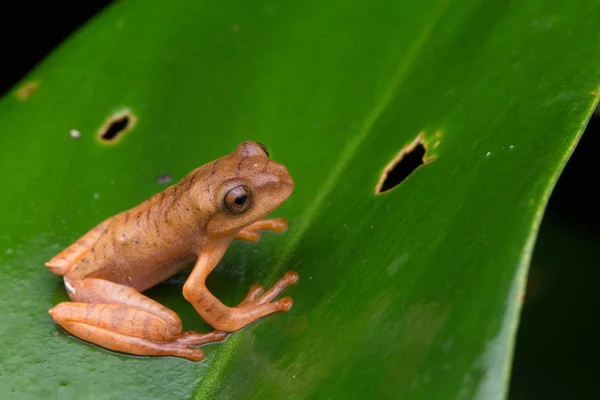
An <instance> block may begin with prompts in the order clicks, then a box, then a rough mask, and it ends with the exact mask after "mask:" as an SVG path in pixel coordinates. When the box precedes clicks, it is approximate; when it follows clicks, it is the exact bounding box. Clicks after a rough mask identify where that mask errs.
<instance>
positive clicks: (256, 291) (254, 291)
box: [241, 284, 265, 304]
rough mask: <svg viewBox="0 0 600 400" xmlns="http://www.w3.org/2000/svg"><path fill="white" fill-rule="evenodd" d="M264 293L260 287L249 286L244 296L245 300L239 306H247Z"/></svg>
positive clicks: (263, 289)
mask: <svg viewBox="0 0 600 400" xmlns="http://www.w3.org/2000/svg"><path fill="white" fill-rule="evenodd" d="M264 291H265V288H264V287H262V286H261V285H256V284H254V285H252V286H250V289H249V290H248V294H247V295H246V298H245V299H244V300H243V301H242V302H241V304H248V303H252V302H254V301H256V299H257V298H258V297H260V295H261V294H263V292H264Z"/></svg>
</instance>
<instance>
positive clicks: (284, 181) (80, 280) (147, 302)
mask: <svg viewBox="0 0 600 400" xmlns="http://www.w3.org/2000/svg"><path fill="white" fill-rule="evenodd" d="M293 190H294V181H293V179H292V177H291V175H290V174H289V172H288V170H287V168H286V167H285V166H284V165H283V164H280V163H278V162H275V161H273V160H272V159H271V158H270V155H269V151H268V150H267V148H266V146H264V145H263V144H261V143H259V142H256V141H252V140H246V141H244V142H242V143H241V144H239V145H238V146H237V147H236V148H235V151H233V152H232V153H230V154H228V155H225V156H222V157H220V158H217V159H215V160H213V161H211V162H209V163H207V164H204V165H202V166H200V167H198V168H196V169H194V170H193V171H191V172H190V173H188V174H187V175H185V176H184V177H183V178H182V179H181V180H180V181H179V182H177V183H176V184H173V185H171V186H169V187H167V188H165V189H164V190H163V191H161V192H159V193H157V194H155V195H154V196H152V197H150V198H149V199H147V200H146V201H144V202H142V203H140V204H138V205H137V206H135V207H133V208H130V209H128V210H126V211H123V212H120V213H118V214H116V215H114V216H112V217H110V218H108V219H106V220H104V221H103V222H101V223H99V224H98V225H96V226H95V227H94V228H92V229H91V230H90V231H89V232H87V233H86V234H84V235H83V236H81V237H80V238H79V239H78V240H77V241H76V242H74V243H73V244H72V245H70V246H68V247H67V248H65V249H64V250H62V251H61V252H60V253H58V254H57V255H56V256H54V257H53V258H52V259H51V260H50V261H48V262H46V264H45V265H46V267H48V268H49V269H50V271H51V272H53V273H54V274H57V275H60V276H62V279H63V282H64V287H65V291H66V293H67V295H68V296H69V299H70V301H64V302H60V303H59V304H57V305H55V306H54V307H52V308H51V309H50V310H49V314H50V316H51V317H52V319H53V320H54V322H55V323H56V324H57V325H59V326H60V327H61V328H62V329H64V330H65V331H66V332H68V333H69V334H71V335H73V336H75V337H77V338H79V339H82V340H83V341H85V342H89V343H92V344H95V345H97V346H100V347H102V348H105V349H108V350H112V351H115V352H119V353H125V354H130V355H136V356H174V357H181V358H185V359H188V360H191V361H200V360H202V359H203V358H204V357H205V353H204V351H203V350H202V349H201V348H200V346H202V345H205V344H208V343H215V342H222V341H224V340H226V339H227V338H228V337H229V335H231V334H232V333H233V332H236V331H239V330H241V329H243V328H245V327H247V326H248V325H250V324H252V323H254V322H255V321H257V320H259V319H261V318H263V317H265V316H267V315H271V314H275V313H278V312H285V311H288V310H289V309H290V308H291V307H292V304H293V301H292V298H291V297H289V296H286V297H283V298H281V299H278V300H277V299H276V298H277V297H278V295H279V294H280V293H281V292H282V291H284V290H285V289H286V288H288V287H289V286H291V285H292V284H294V283H295V282H296V281H297V280H298V273H297V272H295V271H288V272H286V273H285V274H284V275H283V277H282V278H281V279H279V280H278V281H277V282H276V283H275V285H274V286H272V287H271V288H270V289H269V290H266V291H265V289H264V287H263V286H260V285H258V284H254V285H251V286H250V289H249V291H248V293H247V295H246V297H245V298H244V299H243V300H242V301H241V302H240V303H239V304H238V305H237V306H235V307H229V306H226V305H225V304H223V303H222V302H221V301H219V300H218V299H217V298H216V297H215V296H214V295H213V294H212V293H211V292H210V291H209V290H208V288H207V287H206V279H207V277H208V275H209V274H210V273H211V271H213V270H214V269H215V267H216V266H217V265H218V263H219V262H220V261H221V259H222V257H223V255H224V254H225V252H226V250H227V249H228V247H229V246H230V244H231V243H232V242H233V241H234V240H242V241H247V242H257V241H259V240H260V238H261V234H262V232H263V231H273V232H284V231H286V230H287V226H288V223H287V220H286V219H285V218H271V219H266V218H265V217H267V216H268V215H270V214H271V213H272V212H273V211H274V210H275V209H276V208H277V207H278V206H280V205H281V204H282V203H283V202H285V201H286V200H287V199H288V198H289V196H290V195H291V194H292V192H293ZM192 264H193V268H192V270H191V272H190V273H189V276H188V277H187V279H186V281H185V283H184V284H183V289H182V293H183V297H184V298H185V299H186V300H187V301H188V302H189V303H191V304H192V306H193V307H194V309H195V310H196V312H197V313H198V314H199V316H200V317H201V318H202V319H203V320H204V321H206V322H207V323H208V324H209V325H210V326H211V327H212V328H213V331H211V332H206V333H200V332H196V331H183V326H182V321H181V318H180V317H179V316H178V315H177V313H176V312H174V311H173V310H171V309H169V308H167V307H165V306H163V305H162V304H160V303H159V302H157V301H155V300H153V299H151V298H149V297H147V296H146V295H144V294H143V293H144V292H145V291H146V290H148V289H150V288H152V287H154V286H156V285H158V284H159V283H162V282H164V281H166V280H168V279H170V278H171V277H173V276H174V275H176V274H178V273H180V272H181V271H183V270H184V269H185V268H186V267H188V266H191V265H192Z"/></svg>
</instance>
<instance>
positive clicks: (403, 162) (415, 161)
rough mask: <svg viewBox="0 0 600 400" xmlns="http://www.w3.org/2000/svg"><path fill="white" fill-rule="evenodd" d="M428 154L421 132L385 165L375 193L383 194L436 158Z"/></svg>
mask: <svg viewBox="0 0 600 400" xmlns="http://www.w3.org/2000/svg"><path fill="white" fill-rule="evenodd" d="M426 154H427V148H426V146H425V141H424V137H423V134H422V133H421V134H419V136H417V138H416V139H415V140H414V141H413V142H412V143H411V144H409V145H408V146H405V147H404V148H403V149H402V150H400V153H398V155H397V156H396V157H394V159H393V160H392V161H391V162H390V163H389V164H388V165H387V166H386V167H385V169H384V170H383V174H382V175H381V178H380V179H379V183H377V188H376V189H375V193H376V194H381V193H384V192H387V191H389V190H391V189H393V188H394V187H396V186H398V185H399V184H400V183H402V182H403V181H404V180H405V179H406V178H408V176H409V175H410V174H412V173H413V172H414V171H415V170H416V169H417V168H419V167H420V166H421V165H424V164H427V163H428V162H430V161H432V160H433V159H434V157H425V156H426Z"/></svg>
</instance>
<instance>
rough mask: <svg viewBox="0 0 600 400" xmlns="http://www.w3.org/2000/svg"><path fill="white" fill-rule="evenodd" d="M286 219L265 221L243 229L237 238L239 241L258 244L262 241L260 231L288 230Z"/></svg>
mask: <svg viewBox="0 0 600 400" xmlns="http://www.w3.org/2000/svg"><path fill="white" fill-rule="evenodd" d="M287 225H288V224H287V221H286V220H285V218H273V219H263V220H261V221H256V222H255V223H253V224H252V225H248V226H247V227H245V228H243V229H242V230H241V231H239V232H238V234H237V235H236V236H235V238H236V239H238V240H246V241H248V242H257V241H258V240H260V231H272V232H283V231H285V230H286V229H287Z"/></svg>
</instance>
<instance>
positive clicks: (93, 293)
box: [50, 278, 204, 361]
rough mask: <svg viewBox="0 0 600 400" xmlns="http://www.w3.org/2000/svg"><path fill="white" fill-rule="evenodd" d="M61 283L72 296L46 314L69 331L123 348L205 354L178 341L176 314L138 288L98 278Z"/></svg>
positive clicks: (195, 355)
mask: <svg viewBox="0 0 600 400" xmlns="http://www.w3.org/2000/svg"><path fill="white" fill-rule="evenodd" d="M65 286H66V287H67V291H68V292H69V295H70V297H71V299H72V300H74V301H75V302H65V303H60V304H58V305H57V306H56V307H54V308H53V309H51V310H50V315H52V318H53V319H54V320H55V321H56V323H57V324H59V325H60V326H61V327H62V328H63V329H64V330H66V331H67V332H69V333H71V334H72V335H74V336H77V337H79V338H81V339H83V340H85V341H88V342H91V343H94V344H97V345H99V346H102V347H105V348H108V349H111V350H115V351H120V352H124V353H130V354H138V355H175V356H179V357H185V358H189V359H192V360H196V361H197V360H201V359H202V358H203V357H204V352H203V351H202V350H200V349H193V348H189V347H188V346H186V345H183V344H181V343H178V342H177V341H176V340H177V339H178V338H179V336H180V335H181V320H180V319H179V317H178V316H177V314H175V313H174V312H173V311H171V310H169V309H168V308H166V307H164V306H162V305H160V304H159V303H157V302H155V301H153V300H151V299H149V298H148V297H146V296H144V295H143V294H141V293H139V292H137V291H136V290H134V289H132V288H130V287H127V286H122V285H119V284H116V283H112V282H109V281H105V280H102V279H83V280H77V279H69V278H65Z"/></svg>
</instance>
